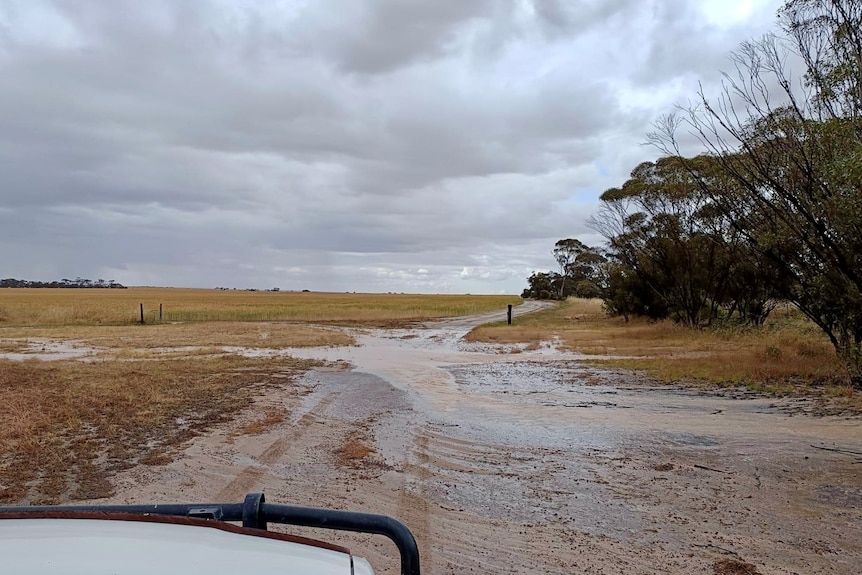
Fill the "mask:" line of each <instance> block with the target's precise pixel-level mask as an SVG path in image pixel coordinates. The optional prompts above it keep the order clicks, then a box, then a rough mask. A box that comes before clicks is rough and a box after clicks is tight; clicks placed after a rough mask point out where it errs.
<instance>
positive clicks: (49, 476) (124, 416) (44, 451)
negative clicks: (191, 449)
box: [0, 356, 313, 503]
mask: <svg viewBox="0 0 862 575" xmlns="http://www.w3.org/2000/svg"><path fill="white" fill-rule="evenodd" d="M311 365H313V362H309V361H298V360H293V359H290V358H286V359H277V360H275V359H248V358H243V357H238V356H223V357H216V358H194V357H193V358H187V359H184V360H182V361H158V362H154V361H122V362H91V363H84V362H72V361H64V362H51V363H46V362H40V361H27V362H11V361H2V360H0V421H2V422H3V426H2V427H0V445H2V446H3V450H2V452H0V502H3V503H56V502H61V501H65V500H69V499H89V498H95V497H102V496H106V495H108V494H110V491H111V487H110V484H109V483H108V482H107V479H106V478H107V477H108V476H109V474H110V473H112V472H116V471H118V470H121V469H125V468H128V467H131V466H133V465H135V464H136V463H138V462H143V463H164V462H166V458H165V449H166V448H168V447H170V446H172V445H176V444H177V443H179V442H182V441H185V440H187V439H189V438H191V437H193V436H194V435H195V434H197V433H199V432H201V431H202V430H204V429H207V428H209V427H210V426H213V425H216V424H219V423H221V422H224V421H226V420H228V419H229V418H231V417H232V416H233V415H234V414H235V413H236V412H237V411H238V410H241V409H243V408H245V407H247V406H249V405H250V404H251V402H252V401H253V399H254V397H256V396H257V395H259V394H260V393H261V391H262V390H263V389H264V388H266V387H269V386H276V385H284V383H285V379H284V376H285V374H286V373H287V374H292V373H296V372H297V370H302V369H307V368H308V367H310V366H311Z"/></svg>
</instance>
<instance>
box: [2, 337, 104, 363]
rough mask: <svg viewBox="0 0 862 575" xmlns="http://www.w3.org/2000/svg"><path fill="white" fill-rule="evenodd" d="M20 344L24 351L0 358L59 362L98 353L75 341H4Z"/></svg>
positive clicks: (96, 350) (92, 348)
mask: <svg viewBox="0 0 862 575" xmlns="http://www.w3.org/2000/svg"><path fill="white" fill-rule="evenodd" d="M5 341H12V342H14V343H16V344H22V345H21V347H23V349H24V351H16V352H9V353H0V358H3V359H9V360H12V361H26V360H28V359H38V360H41V361H61V360H66V359H82V358H85V357H89V356H93V355H96V354H97V353H99V350H98V349H96V348H94V347H89V346H87V345H85V344H84V343H83V342H81V341H76V340H54V339H28V340H26V341H23V342H22V341H21V340H5Z"/></svg>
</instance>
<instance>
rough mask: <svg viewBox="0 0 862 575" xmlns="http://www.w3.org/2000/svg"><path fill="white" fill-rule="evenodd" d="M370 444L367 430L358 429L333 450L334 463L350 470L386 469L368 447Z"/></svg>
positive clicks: (373, 451) (375, 453)
mask: <svg viewBox="0 0 862 575" xmlns="http://www.w3.org/2000/svg"><path fill="white" fill-rule="evenodd" d="M371 443H372V440H371V438H369V436H368V433H367V430H365V429H359V430H357V431H355V432H354V433H352V434H351V435H350V436H348V437H347V438H346V439H345V440H344V443H343V444H342V445H341V446H340V447H339V448H338V449H336V450H335V462H336V464H337V465H338V466H340V467H350V468H352V469H370V468H382V467H386V465H385V464H384V463H383V461H382V460H381V459H380V458H379V456H377V452H376V451H375V450H374V448H373V447H372V446H371V445H370V444H371Z"/></svg>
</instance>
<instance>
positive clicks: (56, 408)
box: [0, 288, 520, 503]
mask: <svg viewBox="0 0 862 575" xmlns="http://www.w3.org/2000/svg"><path fill="white" fill-rule="evenodd" d="M519 302H520V298H517V297H511V296H466V295H439V296H436V295H401V294H323V293H293V292H278V293H273V292H244V291H217V290H193V289H160V288H130V289H125V290H118V289H3V290H0V354H2V357H0V422H2V423H0V446H2V447H0V503H58V502H64V501H69V500H79V499H92V498H96V497H101V496H106V495H109V494H110V492H111V485H110V483H109V481H108V477H109V476H110V475H111V474H112V473H115V472H117V471H119V470H121V469H125V468H128V467H131V466H134V465H136V464H139V463H145V464H146V463H152V464H156V463H162V462H164V461H165V460H166V458H169V456H168V453H170V451H171V449H173V448H174V447H175V446H177V445H180V444H181V443H183V442H184V441H186V440H188V439H190V438H191V437H194V436H195V435H197V434H199V433H202V432H204V431H205V430H207V429H210V428H212V427H213V426H215V425H218V424H220V423H222V422H224V421H225V420H226V419H229V418H231V417H232V416H233V415H235V414H236V413H238V412H240V411H242V410H243V409H244V408H247V407H248V406H250V405H251V404H252V403H253V401H254V400H255V398H256V397H258V396H260V395H261V394H262V393H264V392H265V391H266V390H267V389H271V388H273V387H275V386H277V387H280V388H282V389H285V390H286V392H288V393H289V392H290V390H291V385H290V382H291V381H292V379H293V378H294V377H296V376H297V375H299V374H301V373H303V372H304V371H305V370H307V369H309V368H310V367H312V366H313V365H316V364H315V363H314V362H311V361H308V360H297V359H294V358H291V357H289V356H288V355H284V354H279V355H277V356H276V357H264V356H260V355H258V354H256V351H258V350H279V349H283V348H289V347H307V346H344V345H351V344H353V343H354V340H353V338H352V337H351V336H350V335H349V334H348V333H345V332H344V331H343V330H342V329H339V327H338V326H340V325H349V326H373V327H381V326H394V325H405V324H407V323H411V322H418V321H424V320H428V319H433V318H439V317H449V316H459V315H472V314H480V313H485V312H488V311H499V310H501V309H505V306H506V305H507V304H510V303H512V304H516V303H519ZM142 303H143V304H144V310H145V316H144V319H145V322H146V323H145V324H144V325H141V324H140V323H139V320H140V311H139V310H140V307H139V306H140V304H142ZM160 304H161V308H162V320H161V321H159V316H158V313H159V311H158V310H159V305H160ZM69 350H73V351H74V350H78V351H81V350H83V353H79V354H76V355H72V356H69V357H66V356H65V355H64V353H66V352H68V351H69ZM9 354H13V355H14V357H15V358H16V359H14V360H13V359H9ZM283 416H284V414H281V415H280V416H279V417H274V416H273V415H272V414H268V415H267V416H266V417H264V418H263V419H262V420H261V421H260V422H258V423H257V424H256V425H252V426H250V427H249V428H248V433H257V432H260V431H261V430H263V429H264V428H265V427H266V426H267V425H268V423H267V422H277V421H280V417H283Z"/></svg>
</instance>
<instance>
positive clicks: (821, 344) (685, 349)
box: [468, 299, 862, 408]
mask: <svg viewBox="0 0 862 575" xmlns="http://www.w3.org/2000/svg"><path fill="white" fill-rule="evenodd" d="M554 338H556V339H557V341H558V344H559V345H560V346H561V347H563V348H565V349H569V350H572V351H575V352H579V353H583V354H587V355H591V356H595V360H596V363H600V364H601V365H603V366H609V367H618V368H623V369H637V370H643V371H645V372H646V373H647V375H649V376H650V377H651V378H653V379H655V380H658V381H662V382H674V383H678V382H704V383H709V384H719V385H747V386H749V387H753V388H755V389H758V390H760V391H765V392H769V393H775V394H797V393H812V392H813V393H815V394H818V395H822V396H824V397H839V398H843V401H846V402H848V403H849V404H852V405H856V406H857V407H859V408H862V394H859V393H858V392H854V391H853V390H852V389H851V388H850V387H849V386H847V385H845V384H844V379H843V369H842V366H841V364H840V362H839V361H838V359H837V358H836V356H835V352H834V350H833V349H832V347H831V345H830V344H829V341H828V340H827V339H826V337H825V336H824V335H822V334H821V333H820V331H819V330H818V329H817V328H816V327H814V326H813V325H811V324H809V323H808V322H807V321H806V320H805V319H804V318H802V317H801V316H800V315H799V314H797V313H795V312H793V311H791V310H787V309H782V310H779V311H777V312H775V313H774V314H773V317H772V319H771V320H770V322H769V324H768V325H767V326H764V327H763V328H758V329H747V330H745V329H714V330H693V329H689V328H686V327H684V326H680V325H677V324H675V323H673V322H671V321H662V322H650V321H647V320H642V319H633V320H631V321H630V322H628V323H626V322H625V320H624V319H622V318H609V317H607V316H606V315H605V314H604V312H603V311H602V307H601V302H600V301H599V300H580V299H571V300H569V301H566V302H565V303H563V304H561V305H560V306H557V307H555V308H553V309H550V310H547V311H544V312H540V313H536V314H532V315H528V316H524V317H522V318H518V319H517V320H516V324H515V325H513V326H506V325H505V324H493V325H489V326H483V327H479V328H477V329H475V330H473V331H472V332H471V333H470V334H469V335H468V339H471V340H474V341H490V342H499V343H524V342H526V343H528V344H530V345H536V344H537V343H538V342H540V341H547V340H552V339H554ZM812 386H814V387H812Z"/></svg>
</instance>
